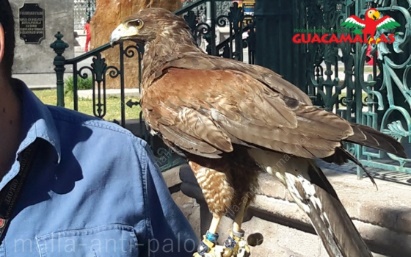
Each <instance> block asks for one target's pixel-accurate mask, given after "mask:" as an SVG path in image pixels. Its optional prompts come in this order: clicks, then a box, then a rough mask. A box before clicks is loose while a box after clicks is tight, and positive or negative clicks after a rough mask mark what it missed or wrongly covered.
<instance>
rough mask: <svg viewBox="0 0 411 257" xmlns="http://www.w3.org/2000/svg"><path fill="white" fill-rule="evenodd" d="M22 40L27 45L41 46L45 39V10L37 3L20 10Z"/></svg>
mask: <svg viewBox="0 0 411 257" xmlns="http://www.w3.org/2000/svg"><path fill="white" fill-rule="evenodd" d="M19 23H20V38H21V39H23V40H24V42H26V44H40V42H41V40H43V39H44V34H45V32H44V25H45V24H44V10H43V9H42V8H41V7H40V6H39V5H38V4H35V3H27V4H24V6H23V7H21V8H20V9H19Z"/></svg>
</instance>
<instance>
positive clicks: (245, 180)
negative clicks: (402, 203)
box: [111, 8, 406, 257]
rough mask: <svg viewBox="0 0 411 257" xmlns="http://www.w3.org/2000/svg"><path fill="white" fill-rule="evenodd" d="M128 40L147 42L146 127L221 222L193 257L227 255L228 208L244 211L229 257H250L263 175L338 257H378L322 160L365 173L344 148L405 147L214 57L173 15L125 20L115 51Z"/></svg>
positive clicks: (261, 73)
mask: <svg viewBox="0 0 411 257" xmlns="http://www.w3.org/2000/svg"><path fill="white" fill-rule="evenodd" d="M126 39H131V40H136V41H141V42H144V43H145V53H144V57H143V75H142V95H141V107H142V111H143V116H144V119H145V121H146V123H147V124H148V125H149V127H150V128H151V130H152V131H153V132H154V133H157V134H158V135H160V136H161V138H162V140H163V141H164V142H165V143H166V144H167V145H168V146H169V147H171V148H172V149H173V150H174V151H176V152H177V153H179V154H181V155H183V156H185V157H186V158H187V159H188V163H189V165H190V167H191V169H192V170H193V172H194V174H195V177H196V179H197V181H198V184H199V186H200V187H201V189H202V192H203V194H204V198H205V200H206V202H207V204H208V207H209V209H210V211H211V212H212V214H213V219H212V222H211V224H210V228H209V230H208V232H207V233H206V235H204V237H203V240H202V242H201V244H200V246H199V249H198V252H197V253H195V254H194V256H220V255H219V254H216V253H214V250H215V246H216V244H217V239H218V234H217V230H218V224H219V221H220V219H221V217H222V216H223V215H225V214H226V213H227V211H228V210H229V209H230V210H238V212H237V213H236V215H235V217H234V222H233V227H232V232H231V236H230V237H229V238H228V239H227V240H226V241H225V244H224V245H225V249H224V253H223V256H236V255H237V253H238V252H239V251H244V250H246V251H248V248H247V247H246V246H244V244H240V241H242V240H243V236H244V231H243V230H242V229H241V223H242V221H243V215H244V212H245V210H246V208H247V207H248V206H249V204H250V202H251V201H252V200H253V198H254V197H255V189H256V188H257V186H258V185H257V176H258V174H259V172H260V171H266V172H268V173H270V174H272V175H274V176H276V177H278V179H279V180H280V181H281V182H282V183H283V184H284V186H285V187H286V188H287V189H288V191H289V192H290V194H291V196H292V197H293V199H294V200H295V202H296V203H297V204H298V206H299V207H300V208H301V209H302V210H303V211H304V212H305V213H307V215H308V216H309V217H310V219H311V222H312V225H313V226H314V228H315V230H316V232H317V234H318V235H319V236H320V238H321V239H322V242H323V244H324V246H325V248H326V249H327V251H328V253H329V255H330V256H361V257H366V256H372V255H371V253H370V251H369V249H368V248H367V246H366V244H365V243H364V242H363V240H362V239H361V237H360V235H359V233H358V232H357V230H356V228H355V226H354V225H353V223H352V221H351V219H350V218H349V216H348V214H347V212H346V211H345V209H344V207H343V206H342V204H341V202H340V200H339V198H338V196H337V194H336V192H335V190H334V189H333V187H332V186H331V184H330V183H329V182H328V180H327V178H326V177H325V175H324V174H323V172H322V171H321V170H320V168H319V167H318V166H317V165H316V163H315V161H314V159H316V158H322V159H325V160H326V161H328V162H335V163H337V164H343V163H345V162H347V161H348V160H352V161H354V162H356V163H357V164H360V163H359V162H358V160H356V159H355V157H354V156H352V155H351V154H350V153H348V152H347V151H345V150H344V148H343V145H342V143H343V142H353V143H357V144H360V145H364V146H368V147H373V148H376V149H380V150H384V151H387V152H390V153H393V154H396V155H398V156H401V157H404V158H405V157H406V155H405V152H404V149H403V147H402V146H401V144H400V143H399V142H398V141H396V140H395V139H393V138H391V137H390V136H388V135H385V134H382V133H381V132H379V131H377V130H374V129H372V128H370V127H366V126H363V125H359V124H352V123H350V122H348V121H346V120H344V119H342V118H341V117H339V116H337V115H336V114H333V113H331V112H327V111H325V110H323V109H320V108H318V107H315V106H313V105H312V103H311V101H310V99H309V97H308V96H307V95H306V94H305V93H304V92H302V91H301V90H300V89H298V88H297V87H295V86H294V85H292V84H291V83H289V82H287V81H286V80H284V79H282V78H281V76H280V75H278V74H276V73H274V72H273V71H271V70H269V69H266V68H263V67H260V66H257V65H249V64H245V63H242V62H239V61H235V60H231V59H224V58H220V57H216V56H210V55H207V54H205V53H204V52H203V51H202V50H201V49H199V48H198V47H197V46H196V44H195V43H194V41H193V37H192V35H191V34H190V29H189V28H188V26H187V24H186V23H185V21H184V19H182V18H181V17H178V16H176V15H174V14H173V13H171V12H169V11H167V10H164V9H159V8H148V9H143V10H141V11H139V12H137V13H135V14H134V15H132V16H130V17H128V18H126V19H125V20H124V21H123V22H122V23H121V24H119V25H118V27H117V28H116V29H115V30H114V31H113V32H112V34H111V43H112V44H114V43H115V42H119V41H121V40H126ZM360 165H361V164H360ZM233 206H235V207H236V208H232V207H233ZM240 246H241V247H240ZM239 248H240V249H239Z"/></svg>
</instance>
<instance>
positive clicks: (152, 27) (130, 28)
mask: <svg viewBox="0 0 411 257" xmlns="http://www.w3.org/2000/svg"><path fill="white" fill-rule="evenodd" d="M187 28H188V27H187V24H186V22H185V21H184V19H182V18H181V17H178V16H176V15H175V14H174V13H172V12H170V11H168V10H166V9H162V8H147V9H143V10H141V11H139V12H137V13H135V14H133V15H131V16H129V17H127V18H125V19H124V20H123V21H122V22H121V23H120V24H119V25H118V26H117V28H115V29H114V30H113V32H112V33H111V38H110V43H111V45H113V44H115V43H117V42H120V41H124V40H128V39H130V40H135V41H140V42H150V41H153V40H154V39H156V38H157V37H158V36H165V37H167V36H173V35H172V33H174V32H178V31H179V30H181V29H187Z"/></svg>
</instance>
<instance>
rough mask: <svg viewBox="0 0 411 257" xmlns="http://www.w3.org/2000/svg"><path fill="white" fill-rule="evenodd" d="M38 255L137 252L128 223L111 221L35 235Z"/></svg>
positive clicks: (93, 256)
mask: <svg viewBox="0 0 411 257" xmlns="http://www.w3.org/2000/svg"><path fill="white" fill-rule="evenodd" d="M36 241H37V245H38V247H39V251H40V256H41V257H130V256H138V254H139V253H138V241H137V236H136V234H135V232H134V228H133V227H131V226H126V225H120V224H112V225H106V226H99V227H93V228H87V229H76V230H65V231H59V232H53V233H50V234H46V235H41V236H37V237H36Z"/></svg>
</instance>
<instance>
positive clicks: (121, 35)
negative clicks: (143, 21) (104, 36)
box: [110, 24, 138, 45]
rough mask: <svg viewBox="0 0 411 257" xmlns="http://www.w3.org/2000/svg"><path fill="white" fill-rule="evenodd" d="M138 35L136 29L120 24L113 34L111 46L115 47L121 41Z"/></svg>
mask: <svg viewBox="0 0 411 257" xmlns="http://www.w3.org/2000/svg"><path fill="white" fill-rule="evenodd" d="M136 35H138V30H137V29H136V28H135V27H133V26H126V25H124V24H120V25H118V26H117V28H115V29H114V30H113V32H112V33H111V37H110V44H111V45H114V44H115V43H117V42H119V41H122V40H125V39H128V38H131V37H133V36H136Z"/></svg>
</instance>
